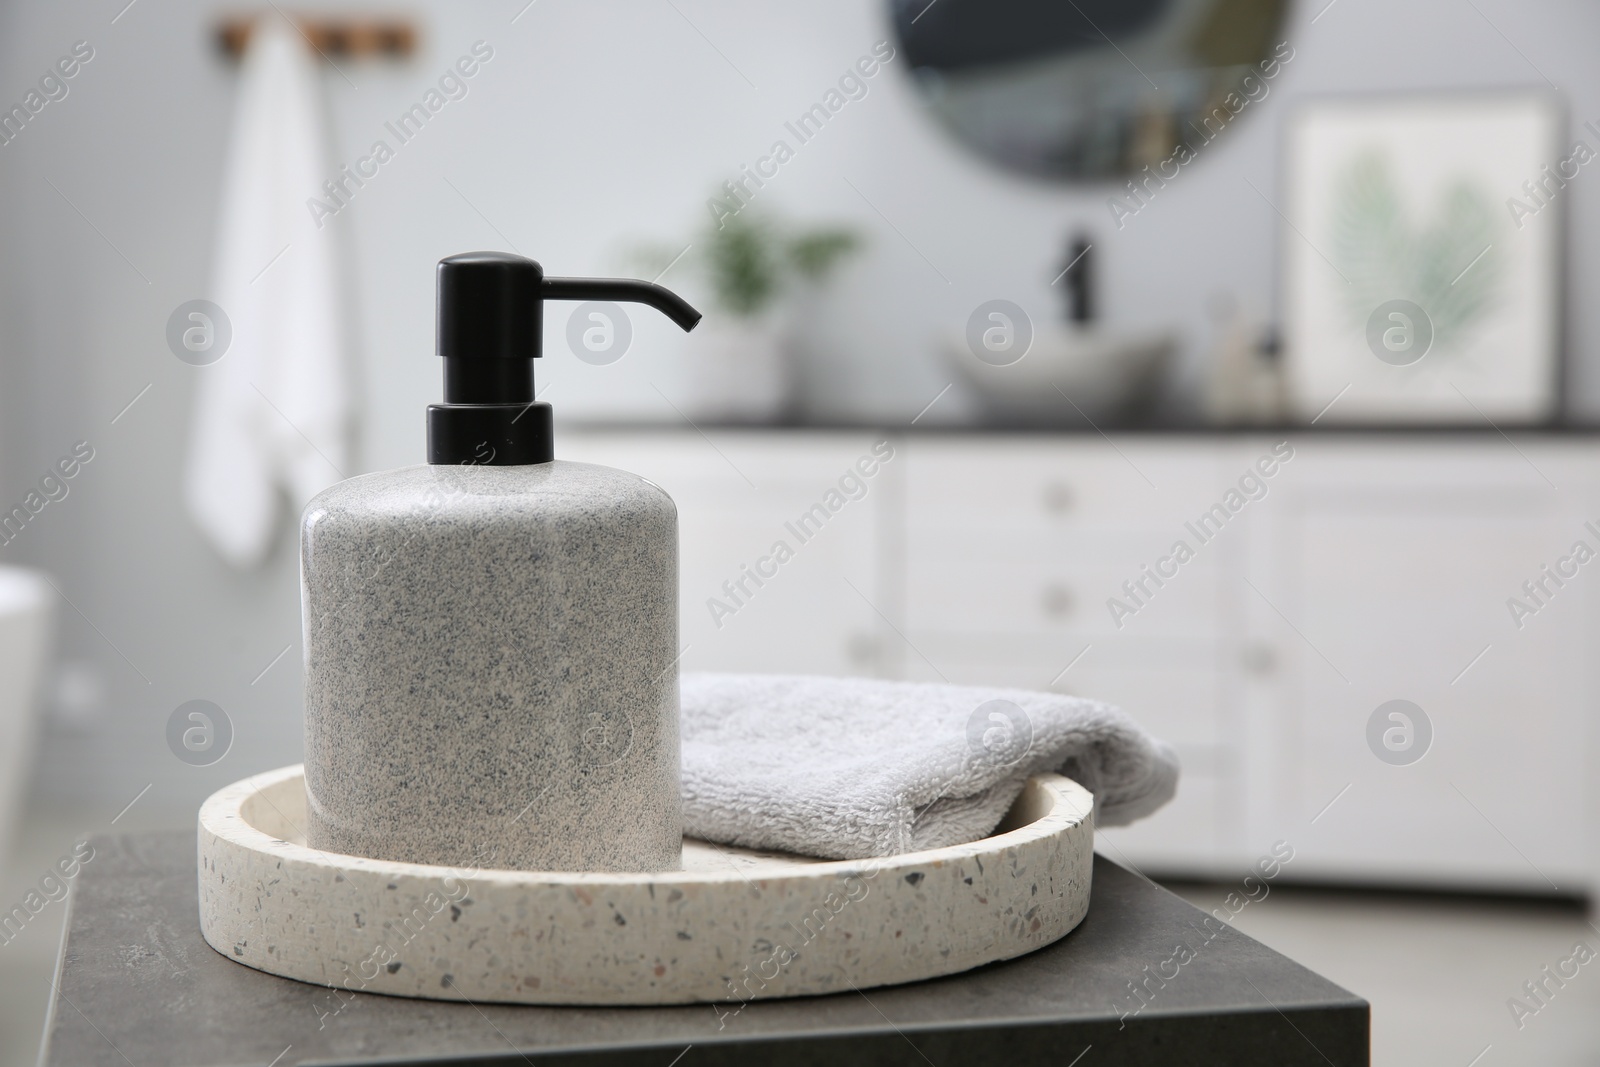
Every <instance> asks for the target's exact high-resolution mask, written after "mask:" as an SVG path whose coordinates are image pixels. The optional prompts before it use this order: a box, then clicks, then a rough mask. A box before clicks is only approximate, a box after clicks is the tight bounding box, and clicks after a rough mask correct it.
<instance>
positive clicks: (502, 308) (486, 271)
mask: <svg viewBox="0 0 1600 1067" xmlns="http://www.w3.org/2000/svg"><path fill="white" fill-rule="evenodd" d="M546 300H615V301H623V300H625V301H631V302H633V303H638V304H648V305H650V306H651V307H653V308H655V309H656V310H658V311H660V312H662V313H663V314H665V315H666V316H667V317H668V318H670V319H671V320H672V321H673V322H675V323H677V324H678V325H679V326H680V327H682V328H683V329H685V330H692V329H694V328H695V326H696V325H697V324H698V323H699V322H700V313H699V312H698V311H696V310H695V309H694V308H692V307H690V306H689V305H688V303H687V302H685V301H684V299H683V298H682V297H680V296H678V294H676V293H674V292H672V290H670V289H665V288H663V287H661V286H659V285H655V284H654V283H652V282H641V281H634V280H632V279H629V278H546V277H545V276H544V268H543V267H541V266H539V264H538V263H536V262H534V261H533V260H531V259H525V258H523V257H522V256H514V255H510V254H507V253H505V252H466V253H463V254H462V255H459V256H451V257H449V258H448V259H442V260H440V261H439V335H438V352H439V355H440V356H442V357H444V403H442V404H431V405H429V407H428V462H429V463H479V464H490V465H494V466H515V465H519V464H525V463H549V462H550V461H551V460H552V459H554V458H555V443H554V437H553V434H552V429H551V416H550V405H549V404H540V403H536V402H535V401H534V399H533V396H534V393H533V361H534V360H535V359H538V358H539V357H540V356H541V355H542V354H543V352H542V347H543V342H544V302H545V301H546Z"/></svg>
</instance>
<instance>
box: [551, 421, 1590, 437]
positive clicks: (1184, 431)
mask: <svg viewBox="0 0 1600 1067" xmlns="http://www.w3.org/2000/svg"><path fill="white" fill-rule="evenodd" d="M679 430H681V431H683V432H684V433H694V432H696V431H701V432H705V433H760V432H774V433H805V432H807V431H813V432H816V433H878V434H897V435H899V434H915V435H919V436H925V437H949V436H975V437H1007V436H1016V437H1040V436H1043V437H1049V436H1055V437H1098V436H1101V435H1112V436H1116V437H1283V436H1285V435H1290V434H1292V435H1296V436H1302V437H1304V436H1312V437H1356V438H1359V437H1372V438H1379V437H1420V438H1428V437H1500V436H1501V434H1502V433H1505V434H1513V435H1516V436H1519V437H1549V438H1557V439H1559V438H1574V437H1576V438H1582V437H1593V436H1596V435H1600V423H1579V422H1541V423H1522V424H1518V423H1502V424H1500V425H1496V426H1492V425H1490V424H1489V423H1487V422H1482V421H1479V422H1474V423H1454V424H1452V423H1437V424H1432V423H1429V424H1409V425H1408V424H1401V423H1371V424H1351V423H1345V424H1338V423H1322V424H1319V425H1309V424H1307V423H1300V422H1296V423H1278V424H1271V425H1266V424H1263V425H1259V426H1247V425H1238V426H1221V425H1215V424H1210V423H1200V422H1148V423H1143V422H1141V423H1120V424H1119V423H1100V424H1099V425H1097V426H1094V425H1090V424H1088V423H1061V424H1059V425H1050V426H1038V425H1000V424H993V423H972V424H949V423H946V424H939V423H925V424H923V425H921V426H910V425H906V424H902V423H895V422H888V421H885V422H866V421H861V422H857V421H839V422H798V421H779V422H731V423H730V422H699V423H695V424H694V425H693V426H690V425H689V424H687V423H685V422H681V421H680V422H620V421H619V422H610V421H603V422H602V421H596V422H587V421H583V420H579V419H572V420H566V419H562V418H560V417H559V416H557V418H556V432H557V433H558V434H561V433H618V434H629V433H665V432H675V431H679Z"/></svg>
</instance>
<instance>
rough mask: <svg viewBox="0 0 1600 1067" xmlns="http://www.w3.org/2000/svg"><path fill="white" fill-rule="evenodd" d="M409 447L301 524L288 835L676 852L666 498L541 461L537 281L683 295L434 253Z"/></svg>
mask: <svg viewBox="0 0 1600 1067" xmlns="http://www.w3.org/2000/svg"><path fill="white" fill-rule="evenodd" d="M438 283H439V332H438V353H439V355H440V356H442V357H443V362H444V368H445V375H444V377H445V403H443V404H436V405H433V406H431V407H430V408H429V409H428V463H427V464H426V465H422V466H415V467H406V468H402V469H400V470H394V471H386V472H382V473H378V474H369V475H364V476H362V477H358V478H352V479H350V480H348V481H345V482H341V483H340V484H338V485H335V486H333V487H332V488H330V489H328V490H327V491H325V492H323V493H321V494H320V495H318V496H317V497H316V498H315V499H314V500H313V501H312V502H311V503H310V505H309V506H308V507H307V508H306V512H305V516H304V519H303V520H302V528H301V580H302V609H303V616H304V626H305V657H306V687H305V745H306V751H305V787H306V800H307V812H306V819H307V826H306V833H307V838H308V844H309V845H310V846H311V847H312V848H316V849H322V850H325V851H329V852H338V853H344V854H347V855H352V856H362V857H368V858H371V859H382V860H392V861H399V862H409V863H425V864H440V865H448V866H453V867H457V868H493V869H502V870H505V869H510V870H548V871H660V870H675V869H677V868H678V867H679V864H680V857H681V852H682V844H683V838H682V828H683V819H682V809H681V800H680V797H679V781H678V767H679V750H678V672H677V658H678V648H677V614H678V608H677V583H678V578H677V562H678V561H677V539H678V534H677V510H676V508H675V507H674V505H673V503H672V500H671V498H670V497H668V496H667V494H666V493H665V492H663V491H662V490H661V489H660V488H658V487H657V486H655V485H654V484H652V483H650V482H648V481H646V480H645V479H643V478H640V477H637V476H635V475H632V474H628V473H626V472H624V471H619V470H612V469H610V468H607V467H598V466H593V465H590V464H584V463H567V462H562V461H559V460H556V459H555V458H554V444H553V439H552V438H553V435H552V423H551V411H550V406H549V405H548V404H542V403H536V402H535V401H534V391H533V359H534V358H535V357H537V356H538V355H539V354H540V340H541V332H542V327H543V311H542V308H543V303H544V301H545V300H547V299H570V300H631V301H637V302H641V303H645V304H649V305H651V306H653V307H656V308H658V309H660V310H661V311H663V312H664V313H665V314H667V315H668V316H669V317H670V318H672V319H673V321H675V322H677V323H678V324H679V325H680V326H682V327H683V328H684V329H691V328H693V326H694V325H695V323H696V322H698V321H699V317H700V316H699V314H698V313H697V312H695V311H694V309H693V308H691V307H689V306H688V305H687V304H686V303H684V302H683V301H682V300H681V299H679V298H678V297H677V296H675V295H674V294H672V293H671V292H669V291H668V290H666V289H663V288H661V287H660V286H656V285H650V284H648V283H645V282H634V281H607V280H588V279H561V278H547V277H545V276H544V272H543V270H542V269H541V268H540V266H539V264H537V263H535V262H534V261H532V260H529V259H523V258H522V257H520V256H511V255H505V254H501V253H489V252H482V253H471V254H468V255H462V256H453V257H451V258H449V259H446V260H444V261H442V262H441V263H440V264H439V274H438Z"/></svg>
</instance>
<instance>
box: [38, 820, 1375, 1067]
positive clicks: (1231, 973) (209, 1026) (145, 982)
mask: <svg viewBox="0 0 1600 1067" xmlns="http://www.w3.org/2000/svg"><path fill="white" fill-rule="evenodd" d="M93 844H94V849H95V853H94V857H93V859H92V860H91V861H90V862H89V863H87V864H85V865H84V867H83V869H82V871H81V873H80V874H79V875H78V876H77V878H76V879H75V884H74V885H73V888H72V898H71V902H70V907H71V915H70V917H69V919H68V924H67V933H66V937H65V939H64V942H63V946H62V959H61V964H60V971H59V977H58V979H57V996H56V998H55V1000H54V1003H53V1005H52V1011H51V1019H50V1022H49V1024H48V1026H49V1030H48V1034H47V1041H48V1044H47V1046H46V1052H45V1055H44V1057H43V1059H42V1060H41V1063H42V1064H46V1065H62V1067H66V1065H70V1067H92V1065H100V1064H105V1065H108V1067H129V1065H135V1067H147V1065H154V1064H166V1065H172V1067H200V1065H205V1067H222V1065H235V1064H237V1065H246V1064H248V1065H251V1067H266V1065H268V1064H271V1065H273V1067H289V1065H290V1064H398V1063H402V1062H404V1063H435V1064H437V1063H451V1064H484V1065H487V1064H513V1063H517V1064H520V1063H527V1062H536V1063H537V1064H538V1065H539V1067H555V1065H560V1064H591V1065H601V1064H604V1065H623V1064H649V1065H653V1067H674V1065H676V1067H707V1065H727V1067H733V1065H739V1067H749V1065H750V1064H752V1063H760V1064H839V1063H873V1064H914V1065H919V1067H921V1065H927V1064H931V1065H934V1067H957V1065H962V1064H987V1063H1001V1064H1005V1065H1007V1067H1022V1065H1024V1064H1035V1063H1037V1064H1050V1065H1051V1067H1109V1065H1112V1064H1115V1065H1119V1067H1136V1065H1141V1064H1162V1065H1163V1067H1183V1065H1193V1064H1236V1063H1261V1064H1268V1063H1270V1064H1273V1065H1274V1067H1292V1065H1297V1064H1307V1065H1312V1064H1314V1065H1317V1067H1328V1065H1334V1067H1359V1065H1364V1064H1367V1063H1368V1062H1369V1058H1368V1031H1369V1009H1368V1006H1367V1003H1366V1002H1365V1001H1364V1000H1362V999H1361V998H1359V997H1357V996H1354V995H1352V994H1350V993H1348V992H1346V991H1345V990H1343V989H1340V988H1339V987H1338V986H1336V985H1334V984H1333V983H1331V982H1329V981H1327V980H1326V979H1323V978H1321V977H1319V976H1317V975H1316V974H1313V973H1312V972H1311V971H1308V970H1306V969H1305V968H1304V967H1301V966H1300V965H1299V964H1297V963H1294V962H1293V961H1292V960H1289V959H1287V958H1285V957H1284V956H1281V955H1279V954H1278V953H1276V952H1274V951H1272V950H1271V949H1269V948H1267V947H1266V946H1264V945H1262V944H1260V943H1259V942H1256V941H1253V940H1251V939H1250V938H1248V937H1246V936H1244V935H1243V934H1241V933H1239V932H1237V931H1236V930H1234V929H1233V928H1231V927H1226V926H1223V925H1222V924H1220V923H1217V922H1216V921H1215V920H1212V928H1214V929H1215V930H1216V932H1215V933H1214V934H1212V933H1210V929H1211V928H1208V927H1206V926H1205V925H1203V921H1204V920H1205V919H1206V916H1205V914H1204V913H1203V912H1201V911H1199V910H1197V909H1195V908H1194V907H1191V906H1190V905H1189V904H1187V903H1185V902H1184V901H1182V900H1180V899H1179V898H1178V897H1176V896H1174V895H1173V894H1171V893H1169V892H1167V891H1166V890H1164V889H1161V888H1160V887H1158V886H1156V885H1154V884H1153V883H1151V882H1148V881H1146V880H1144V879H1142V878H1140V877H1138V876H1136V875H1134V874H1132V873H1130V872H1128V871H1126V870H1124V869H1123V868H1121V867H1119V866H1117V865H1116V864H1114V863H1112V862H1110V861H1109V860H1106V859H1105V858H1104V857H1100V856H1096V857H1095V867H1094V891H1093V897H1092V902H1091V905H1090V908H1089V914H1088V917H1087V918H1085V919H1084V921H1083V923H1082V924H1081V925H1080V926H1079V927H1078V929H1076V930H1075V931H1073V932H1072V933H1071V934H1069V935H1067V937H1065V938H1063V939H1062V940H1061V941H1058V942H1057V943H1055V944H1054V945H1051V946H1049V947H1048V948H1045V949H1042V950H1040V951H1039V952H1036V953H1033V954H1032V955H1029V956H1025V957H1023V958H1021V959H1018V960H1013V961H1010V962H1008V963H999V964H991V965H989V966H986V967H981V968H978V969H977V970H973V971H969V972H967V973H965V974H960V975H955V976H952V977H949V978H941V979H937V980H935V981H930V982H920V983H916V984H913V985H907V986H898V987H893V988H881V989H871V990H868V991H866V992H865V993H844V994H838V995H835V996H826V997H808V998H800V999H794V1000H773V1001H763V1002H757V1003H752V1004H749V1005H747V1006H746V1007H744V1008H743V1010H742V1011H739V1012H738V1013H737V1014H733V1013H731V1010H730V1008H731V1006H720V1007H719V1006H712V1005H704V1004H701V1005H690V1006H687V1007H671V1008H533V1007H513V1006H505V1005H490V1004H483V1005H475V1004H462V1003H447V1002H442V1001H423V1000H406V999H400V998H394V997H384V996H377V995H371V994H353V995H351V999H349V1000H348V1001H342V1000H340V999H339V998H338V997H336V996H335V995H334V994H333V993H332V992H331V991H329V990H325V989H322V988H320V987H317V986H311V985H305V984H302V983H299V982H294V981H290V980H288V979H283V978H276V977H273V976H271V975H267V974H262V973H260V972H258V971H253V970H250V969H249V968H246V967H244V966H242V965H240V964H237V963H234V962H232V961H231V960H228V959H226V958H224V957H223V956H221V955H219V954H217V953H216V952H214V951H213V950H212V949H211V948H210V947H209V946H208V945H207V944H206V943H205V941H204V940H202V939H201V936H200V931H199V922H198V918H197V904H196V899H197V898H196V894H197V889H196V878H195V842H194V836H193V834H190V833H184V832H169V833H162V834H136V835H124V836H117V837H100V838H96V839H94V841H93ZM1180 942H1182V943H1184V944H1185V945H1187V946H1188V947H1189V949H1190V950H1191V951H1193V952H1194V955H1193V958H1190V959H1187V961H1186V962H1182V963H1181V964H1179V963H1170V962H1166V961H1170V960H1173V959H1174V958H1175V948H1176V947H1177V945H1178V944H1179V943H1180ZM1146 968H1149V971H1148V972H1147V971H1146ZM1158 971H1159V972H1163V973H1165V974H1166V975H1169V976H1171V977H1169V978H1168V979H1167V980H1165V981H1162V979H1161V978H1154V979H1150V980H1148V988H1149V989H1152V990H1154V991H1155V992H1154V996H1153V999H1152V1000H1151V1002H1150V1003H1149V1004H1148V1005H1147V1006H1146V1007H1145V1008H1144V1009H1143V1010H1142V1011H1141V1012H1139V1013H1138V1014H1136V1015H1130V1016H1129V1017H1128V1018H1127V1019H1126V1021H1125V1023H1119V1016H1120V1015H1121V1014H1122V1013H1123V1012H1127V1011H1130V1010H1131V1008H1132V1007H1133V1005H1134V1004H1135V1003H1137V1002H1136V1001H1135V1000H1134V999H1133V995H1132V993H1131V991H1130V987H1129V983H1132V982H1134V981H1135V980H1145V977H1146V974H1147V973H1149V974H1155V973H1157V972H1158ZM1174 972H1176V973H1174ZM335 1011H337V1013H336V1014H335V1013H334V1012H335ZM691 1046H692V1047H691ZM535 1057H537V1058H536V1059H535ZM1075 1057H1076V1058H1075Z"/></svg>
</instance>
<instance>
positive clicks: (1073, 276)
mask: <svg viewBox="0 0 1600 1067" xmlns="http://www.w3.org/2000/svg"><path fill="white" fill-rule="evenodd" d="M1093 248H1094V245H1092V244H1090V243H1089V238H1088V237H1087V236H1085V235H1084V234H1081V233H1080V234H1076V235H1074V236H1073V238H1072V243H1071V244H1070V245H1068V246H1067V261H1066V265H1065V266H1064V267H1063V268H1062V271H1061V273H1060V274H1059V275H1057V277H1056V281H1058V282H1065V283H1066V284H1065V291H1066V302H1067V321H1068V322H1075V323H1078V324H1080V325H1082V324H1086V323H1088V322H1090V321H1091V320H1093V318H1094V295H1093V274H1092V268H1093V257H1092V256H1091V255H1090V254H1089V253H1090V250H1091V249H1093Z"/></svg>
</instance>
